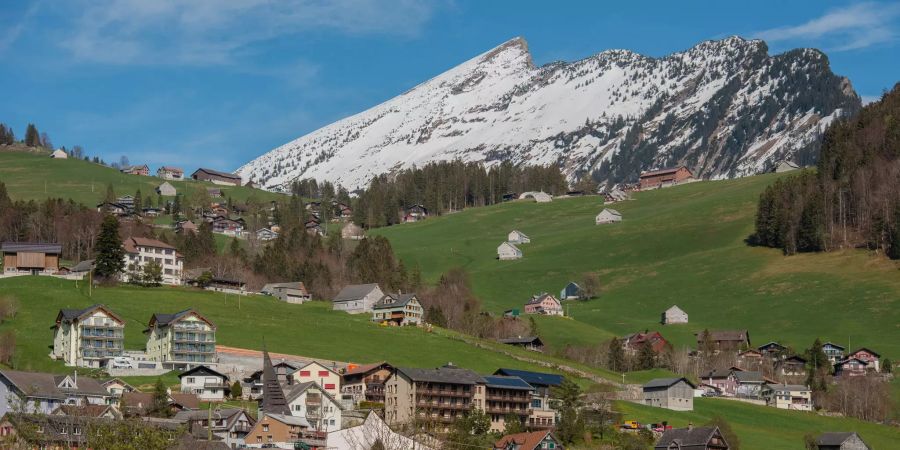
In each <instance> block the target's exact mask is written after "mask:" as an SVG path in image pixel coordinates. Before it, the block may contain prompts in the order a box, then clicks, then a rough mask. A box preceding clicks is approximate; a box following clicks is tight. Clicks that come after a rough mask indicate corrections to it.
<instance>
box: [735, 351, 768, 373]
mask: <svg viewBox="0 0 900 450" xmlns="http://www.w3.org/2000/svg"><path fill="white" fill-rule="evenodd" d="M737 357H738V365H740V366H741V368H742V369H744V370H751V369H752V370H759V369H760V368H761V367H762V364H763V359H764V357H763V354H762V352H760V351H759V350H756V349H754V348H748V349H747V350H744V351H742V352H740V353H738V355H737Z"/></svg>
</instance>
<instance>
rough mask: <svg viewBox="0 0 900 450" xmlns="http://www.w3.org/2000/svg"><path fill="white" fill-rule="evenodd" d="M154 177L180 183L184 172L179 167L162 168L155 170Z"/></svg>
mask: <svg viewBox="0 0 900 450" xmlns="http://www.w3.org/2000/svg"><path fill="white" fill-rule="evenodd" d="M156 176H157V177H159V178H162V179H163V180H175V181H181V180H183V179H184V170H182V169H181V168H180V167H173V166H162V167H160V168H159V169H156Z"/></svg>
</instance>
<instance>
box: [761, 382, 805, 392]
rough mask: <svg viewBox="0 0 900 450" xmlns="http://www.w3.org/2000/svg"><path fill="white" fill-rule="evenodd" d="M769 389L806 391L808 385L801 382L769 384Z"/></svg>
mask: <svg viewBox="0 0 900 450" xmlns="http://www.w3.org/2000/svg"><path fill="white" fill-rule="evenodd" d="M769 389H772V390H773V391H791V392H794V391H808V390H809V387H807V386H803V385H801V384H770V385H769Z"/></svg>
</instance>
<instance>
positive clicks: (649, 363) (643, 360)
mask: <svg viewBox="0 0 900 450" xmlns="http://www.w3.org/2000/svg"><path fill="white" fill-rule="evenodd" d="M654 367H656V352H654V351H653V346H651V345H650V343H649V342H645V343H644V345H642V346H641V349H640V351H639V352H638V358H637V369H638V370H649V369H652V368H654Z"/></svg>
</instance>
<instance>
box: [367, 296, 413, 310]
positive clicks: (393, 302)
mask: <svg viewBox="0 0 900 450" xmlns="http://www.w3.org/2000/svg"><path fill="white" fill-rule="evenodd" d="M415 298H416V294H387V295H385V296H384V297H382V298H381V300H378V302H377V303H375V306H374V309H388V308H397V307H400V306H406V304H408V303H409V302H410V301H411V300H413V299H415ZM416 301H418V299H417V300H416Z"/></svg>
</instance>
